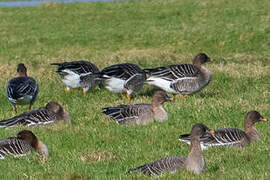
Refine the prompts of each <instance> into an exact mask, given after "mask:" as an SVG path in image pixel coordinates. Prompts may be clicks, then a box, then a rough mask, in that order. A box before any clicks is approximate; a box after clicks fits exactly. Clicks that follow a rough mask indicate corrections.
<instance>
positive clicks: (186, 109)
mask: <svg viewBox="0 0 270 180" xmlns="http://www.w3.org/2000/svg"><path fill="white" fill-rule="evenodd" d="M269 7H270V1H269V0H260V1H255V0H250V1H246V0H238V1H229V0H219V1H217V0H152V1H151V0H149V1H146V0H145V1H134V2H133V1H131V2H111V3H85V4H80V3H76V4H55V3H50V4H47V5H42V6H38V7H24V8H2V7H0V16H1V18H0V62H1V64H0V75H1V79H0V98H1V101H0V119H5V118H9V117H11V116H13V112H12V107H11V105H10V104H9V103H8V101H7V98H6V95H5V90H6V86H7V82H8V81H9V80H10V79H11V78H12V77H15V76H16V66H17V64H18V63H19V62H23V63H25V65H26V66H27V67H28V74H29V75H30V76H32V77H34V78H35V79H36V80H37V81H38V83H39V86H40V92H39V95H38V100H37V101H36V103H35V104H34V108H38V107H40V106H44V105H45V104H46V103H47V102H48V101H57V102H59V103H60V104H62V105H63V106H64V108H66V109H67V111H68V112H69V113H70V115H71V116H72V123H71V124H65V123H59V124H55V125H52V126H46V127H38V128H25V127H15V128H10V129H7V130H4V129H2V130H0V138H1V139H2V138H6V137H11V136H15V135H16V134H17V132H18V131H20V130H22V129H30V130H32V131H33V132H34V133H35V134H36V135H37V136H38V137H39V138H40V139H41V140H42V141H43V142H44V143H45V144H46V145H47V146H48V148H49V151H50V157H49V159H48V160H47V161H44V160H42V159H40V158H38V156H37V155H36V154H33V155H30V156H27V157H23V158H7V159H6V160H1V161H0V169H2V170H1V172H0V179H131V178H134V179H142V178H146V177H145V176H143V175H141V174H132V175H129V176H127V175H125V172H126V170H127V169H128V168H132V167H136V166H139V165H141V164H143V163H147V162H152V161H154V160H157V159H160V158H162V157H165V156H168V155H187V153H188V151H189V146H188V145H187V144H184V143H182V142H179V141H178V136H179V135H180V134H182V133H188V132H189V131H190V129H191V127H192V125H193V124H194V123H196V122H201V123H205V124H206V125H207V126H209V127H210V128H213V129H215V128H222V127H238V128H243V119H244V116H245V115H246V113H247V112H248V111H250V110H257V111H259V112H261V114H262V115H263V116H265V117H266V118H268V119H269V117H270V111H269V109H270V107H269V104H270V58H269V54H270V36H269V34H270V24H269V21H270V14H269ZM198 52H205V53H206V54H208V55H209V56H210V57H213V58H215V61H214V62H213V63H208V64H206V66H207V67H208V68H209V69H210V70H211V72H212V81H211V82H210V84H209V85H208V86H207V87H206V88H205V89H204V90H202V91H201V92H199V93H197V94H194V95H191V96H188V97H185V98H184V99H181V100H180V99H178V98H176V100H175V101H174V102H172V103H167V104H165V109H166V110H167V112H168V114H169V120H168V121H166V122H163V123H158V122H154V123H152V124H149V125H147V126H119V125H118V124H116V123H115V122H114V121H113V120H111V119H108V118H107V117H105V116H104V115H102V114H101V108H102V107H108V106H116V105H119V104H128V103H132V104H133V103H134V104H135V103H150V102H151V96H152V94H153V92H154V91H153V89H155V88H153V87H151V86H144V88H143V89H142V90H141V91H140V92H139V93H138V94H136V95H135V96H133V98H132V100H131V101H130V102H129V101H128V100H126V99H125V97H124V96H121V95H118V94H112V93H110V92H108V91H107V90H104V89H99V88H96V89H94V90H93V91H90V92H89V93H88V94H87V96H85V97H84V96H83V94H82V92H81V91H77V90H73V91H72V92H71V94H66V93H65V91H64V88H65V86H64V84H63V83H62V82H61V80H60V78H59V77H58V76H57V74H56V73H54V71H55V67H52V66H50V65H49V64H50V63H52V62H63V61H72V60H79V59H86V60H89V61H91V62H93V63H94V64H96V65H97V66H98V67H99V68H100V69H102V68H104V67H106V66H109V65H113V64H116V63H121V62H132V63H136V64H138V65H140V66H141V67H142V68H150V67H156V66H163V65H170V64H178V63H179V64H180V63H190V62H191V60H192V58H193V57H194V56H195V55H196V54H197V53H198ZM27 108H28V107H27V106H19V107H18V113H22V112H24V111H27ZM256 127H257V129H258V131H259V132H260V134H261V141H259V142H257V143H256V144H252V145H250V146H248V147H246V148H244V149H231V148H226V147H222V148H212V149H209V150H208V151H204V157H205V159H206V163H207V167H206V169H205V172H204V173H203V174H202V175H195V174H193V173H190V172H187V171H179V172H177V173H175V174H165V175H164V176H162V179H179V178H181V179H269V178H270V161H269V150H270V143H269V136H270V131H269V123H268V122H266V123H258V124H257V126H256Z"/></svg>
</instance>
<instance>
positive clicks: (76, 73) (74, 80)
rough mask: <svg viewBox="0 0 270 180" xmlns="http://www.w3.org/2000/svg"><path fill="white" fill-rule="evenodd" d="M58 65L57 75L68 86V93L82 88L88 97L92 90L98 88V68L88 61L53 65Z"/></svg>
mask: <svg viewBox="0 0 270 180" xmlns="http://www.w3.org/2000/svg"><path fill="white" fill-rule="evenodd" d="M51 65H57V66H58V69H57V71H56V72H57V73H58V74H59V75H60V77H61V79H62V81H63V83H64V84H65V85H66V86H67V87H66V92H70V89H71V88H82V89H83V94H84V95H86V93H87V91H88V90H89V89H90V88H94V87H96V85H98V83H99V81H98V80H96V75H95V74H94V73H98V72H99V70H98V68H97V67H96V66H95V65H94V64H93V63H91V62H88V61H83V60H81V61H72V62H64V63H51Z"/></svg>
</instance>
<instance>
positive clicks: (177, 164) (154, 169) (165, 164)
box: [127, 156, 186, 176]
mask: <svg viewBox="0 0 270 180" xmlns="http://www.w3.org/2000/svg"><path fill="white" fill-rule="evenodd" d="M185 160H186V157H179V156H172V157H165V158H163V159H160V160H157V161H155V162H152V163H149V164H144V165H142V166H139V167H137V168H134V169H129V170H128V171H127V173H130V172H133V171H141V172H142V173H143V174H145V175H149V176H152V175H155V176H158V175H160V174H162V173H164V172H175V171H176V170H178V169H180V168H183V167H184V162H185Z"/></svg>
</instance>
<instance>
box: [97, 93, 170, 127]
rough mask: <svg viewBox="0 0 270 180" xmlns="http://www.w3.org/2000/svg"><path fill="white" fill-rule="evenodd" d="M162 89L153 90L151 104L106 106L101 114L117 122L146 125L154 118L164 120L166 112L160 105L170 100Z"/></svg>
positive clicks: (166, 116) (166, 117)
mask: <svg viewBox="0 0 270 180" xmlns="http://www.w3.org/2000/svg"><path fill="white" fill-rule="evenodd" d="M172 100H173V98H172V97H169V96H168V95H167V94H166V92H164V91H157V92H155V94H154V96H153V98H152V104H133V105H120V106H117V107H108V108H104V109H103V112H102V113H103V114H105V115H107V116H108V117H110V118H112V119H114V120H116V121H117V122H118V123H119V124H136V125H146V124H148V123H150V122H152V121H153V120H154V119H155V120H157V121H164V120H167V119H168V115H167V112H166V111H165V110H164V108H163V107H162V104H163V103H164V102H166V101H172Z"/></svg>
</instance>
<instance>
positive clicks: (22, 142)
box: [0, 130, 49, 159]
mask: <svg viewBox="0 0 270 180" xmlns="http://www.w3.org/2000/svg"><path fill="white" fill-rule="evenodd" d="M31 150H35V151H37V152H39V153H40V154H44V155H45V156H46V157H47V156H48V155H49V151H48V148H47V146H46V145H45V144H43V143H42V142H41V141H40V140H38V138H37V137H36V136H35V134H34V133H32V132H31V131H28V130H23V131H20V132H19V133H18V135H17V137H10V138H6V139H2V140H0V159H5V156H7V155H10V156H14V157H20V156H25V155H27V154H28V153H29V152H30V151H31Z"/></svg>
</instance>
